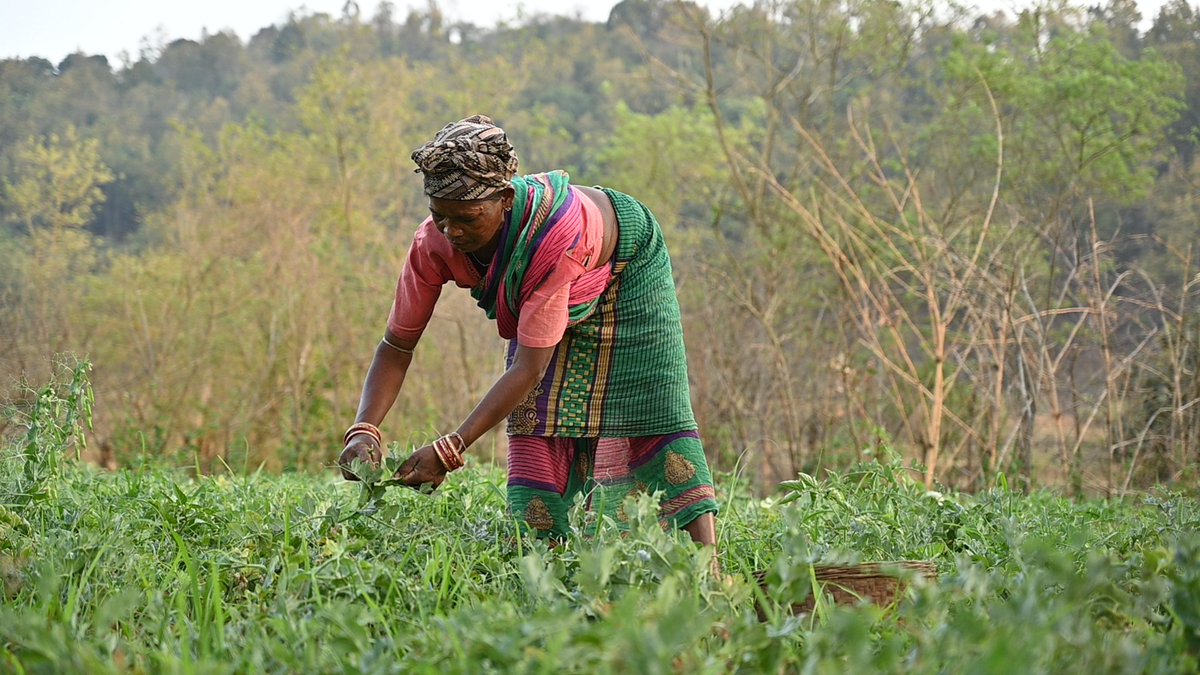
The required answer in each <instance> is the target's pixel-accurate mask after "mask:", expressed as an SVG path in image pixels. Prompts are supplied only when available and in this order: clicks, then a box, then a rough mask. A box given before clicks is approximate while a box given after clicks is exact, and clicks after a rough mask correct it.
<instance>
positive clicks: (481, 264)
mask: <svg viewBox="0 0 1200 675" xmlns="http://www.w3.org/2000/svg"><path fill="white" fill-rule="evenodd" d="M467 257H468V258H470V259H471V262H473V263H475V264H476V265H478V266H479V267H482V268H484V269H487V267H488V265H489V264H490V263H491V261H490V260H489V261H487V262H484V261H482V260H480V259H479V258H477V257H475V254H474V253H473V252H472V253H468V254H467Z"/></svg>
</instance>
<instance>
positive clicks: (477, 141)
mask: <svg viewBox="0 0 1200 675" xmlns="http://www.w3.org/2000/svg"><path fill="white" fill-rule="evenodd" d="M412 160H413V161H414V162H416V163H417V169H416V170H417V172H419V173H424V174H425V194H427V195H429V196H430V197H438V198H440V199H457V200H467V199H484V198H486V197H490V196H492V195H494V194H496V193H497V192H499V191H501V190H503V189H504V188H506V187H508V186H509V181H510V180H512V178H513V176H516V175H517V152H516V150H514V149H513V146H512V144H511V143H509V142H508V135H507V134H505V133H504V129H501V128H500V127H498V126H496V125H495V124H493V123H492V120H491V118H489V117H487V116H486V115H472V116H471V117H468V118H466V119H462V120H459V121H457V122H455V123H453V124H447V125H446V126H444V127H442V130H441V131H439V132H438V133H437V136H434V138H433V140H432V141H429V142H428V143H426V144H425V145H422V146H421V147H419V148H417V149H416V150H414V151H413V153H412Z"/></svg>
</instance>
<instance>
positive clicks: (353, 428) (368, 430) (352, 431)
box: [342, 422, 383, 446]
mask: <svg viewBox="0 0 1200 675" xmlns="http://www.w3.org/2000/svg"><path fill="white" fill-rule="evenodd" d="M359 434H368V435H370V436H371V438H374V439H375V442H376V443H378V444H379V445H380V446H382V445H383V434H381V433H379V427H377V426H375V425H374V424H371V423H370V422H357V423H355V424H351V425H350V428H349V429H347V430H346V433H345V434H344V435H343V436H342V445H343V446H344V445H347V444H349V443H350V439H351V438H352V437H354V436H357V435H359Z"/></svg>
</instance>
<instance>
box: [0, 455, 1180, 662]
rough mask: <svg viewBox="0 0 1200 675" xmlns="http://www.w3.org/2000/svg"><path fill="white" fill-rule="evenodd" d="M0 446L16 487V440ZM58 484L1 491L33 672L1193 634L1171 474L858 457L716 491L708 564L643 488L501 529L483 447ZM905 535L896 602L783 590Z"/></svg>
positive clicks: (1055, 649)
mask: <svg viewBox="0 0 1200 675" xmlns="http://www.w3.org/2000/svg"><path fill="white" fill-rule="evenodd" d="M16 447H19V445H18V446H16ZM57 449H58V450H59V452H60V453H61V452H62V451H63V450H64V449H65V446H59V447H58V448H57ZM4 457H5V459H4V462H5V464H4V466H3V468H4V469H5V471H4V472H3V473H2V474H0V475H2V476H4V478H3V480H4V481H5V483H4V486H5V487H7V486H8V482H9V481H11V480H12V479H13V476H14V473H13V472H12V471H10V469H11V468H13V467H12V466H11V465H12V464H13V463H14V461H16V462H18V463H19V459H18V457H19V453H18V454H16V455H5V456H4ZM17 473H19V472H17ZM54 481H55V483H56V489H55V490H54V491H53V492H52V497H50V498H48V499H46V500H41V501H36V502H29V503H26V504H23V505H21V506H19V507H16V508H12V507H9V508H7V509H6V510H5V511H3V512H0V532H4V533H6V535H5V536H6V538H5V539H3V540H0V541H4V542H12V541H13V540H14V537H18V538H24V539H26V540H30V541H32V542H33V543H34V545H35V546H36V550H37V556H36V557H32V556H25V557H21V558H14V557H12V556H9V557H6V558H0V560H3V561H4V562H5V564H6V565H8V568H7V574H8V577H7V579H8V582H9V586H8V598H9V599H8V601H7V602H6V603H5V604H4V606H3V607H0V635H3V638H0V657H2V658H3V659H4V660H5V663H6V664H7V667H9V668H12V669H14V670H18V671H23V672H61V671H76V670H86V671H88V672H114V671H124V670H134V671H142V670H152V671H164V670H172V671H174V670H182V671H198V672H245V671H256V672H284V671H291V672H296V671H327V670H354V671H362V672H435V671H436V672H472V673H474V672H513V671H521V672H524V671H531V670H537V671H541V670H545V669H549V668H553V669H555V670H559V671H562V670H565V671H568V672H617V671H623V672H647V673H657V672H663V673H666V672H677V671H679V670H681V669H682V670H687V671H694V672H712V673H717V672H778V671H805V670H815V671H825V670H830V669H833V670H839V671H842V670H844V671H847V672H896V673H900V672H905V673H911V672H931V673H932V672H981V673H1004V672H1012V671H1011V669H1012V668H1017V669H1019V670H1021V671H1022V672H1062V671H1064V670H1075V669H1077V668H1085V669H1091V670H1096V671H1098V672H1129V673H1134V672H1186V671H1187V670H1189V669H1194V668H1195V667H1196V665H1197V658H1198V657H1200V652H1198V650H1197V646H1198V645H1200V620H1198V619H1197V616H1200V614H1198V613H1197V607H1200V604H1197V603H1200V577H1198V576H1197V570H1198V569H1200V565H1198V564H1197V563H1200V558H1197V555H1198V552H1200V541H1197V539H1196V535H1195V532H1194V531H1193V530H1192V528H1191V523H1194V522H1195V520H1196V518H1197V517H1200V503H1197V502H1196V501H1195V500H1194V499H1191V498H1187V497H1184V496H1182V495H1179V494H1173V493H1167V492H1160V493H1157V494H1156V495H1155V496H1153V497H1148V498H1146V499H1145V500H1144V501H1142V502H1132V501H1131V502H1119V501H1113V502H1070V501H1067V500H1063V499H1061V498H1057V497H1053V496H1050V495H1046V494H1034V495H1029V496H1019V495H1015V494H1013V493H1011V492H1008V491H1007V489H1005V488H1004V487H1002V486H998V487H997V488H996V489H994V490H991V491H989V492H987V493H984V494H981V495H978V496H975V497H971V496H967V495H963V494H959V493H954V492H946V493H931V492H925V491H924V490H923V489H921V488H918V487H916V486H915V484H914V483H913V481H911V480H910V478H909V475H908V470H907V469H906V468H905V467H903V466H902V465H900V464H897V463H885V464H879V463H868V464H863V465H860V466H858V467H856V468H854V469H853V470H851V471H848V472H845V473H840V474H831V475H829V476H828V477H826V478H823V479H820V480H818V479H815V478H812V477H808V476H801V477H799V478H798V479H797V480H795V481H792V482H789V483H786V484H784V485H783V486H781V492H780V493H779V494H778V495H776V496H774V497H772V498H769V499H767V500H754V499H751V498H749V497H747V496H746V495H744V494H741V493H738V492H732V493H726V494H723V496H722V501H723V503H724V505H725V506H724V509H725V510H724V513H723V516H722V518H721V521H720V522H721V538H722V547H723V548H722V564H723V567H724V571H725V574H724V576H722V577H719V578H717V577H713V576H712V575H711V574H710V572H709V552H708V551H706V550H700V549H697V548H696V547H695V546H694V545H692V544H690V543H688V542H687V541H686V535H683V534H682V533H678V532H664V531H663V530H662V529H661V528H660V527H659V525H658V521H657V517H656V508H657V505H656V504H655V502H654V501H653V499H651V498H650V497H648V496H645V495H643V496H641V497H639V498H636V499H634V498H631V499H630V501H628V502H627V503H626V505H625V511H626V514H628V516H629V525H628V528H627V529H626V530H625V531H620V530H619V529H618V528H617V527H616V526H615V523H613V522H611V521H607V520H605V521H603V522H601V523H599V524H598V525H599V527H598V528H597V530H596V532H595V534H594V535H592V536H589V537H581V536H578V535H576V536H573V537H572V538H571V539H569V540H568V541H566V542H564V543H563V544H562V545H560V546H558V547H556V548H553V549H549V548H547V547H546V546H545V545H544V544H543V543H542V542H539V541H536V540H530V539H522V538H519V537H517V535H516V533H517V529H516V527H515V524H514V523H512V522H511V521H510V520H509V519H508V518H507V516H506V515H505V512H504V501H503V488H502V483H503V477H502V475H500V474H499V473H497V472H495V471H489V470H477V469H472V470H467V471H464V472H461V473H456V474H455V475H454V476H452V477H451V479H450V481H449V482H448V483H447V484H446V485H445V486H443V488H442V489H440V490H438V491H437V492H434V493H432V494H428V495H427V494H420V493H418V492H415V491H411V490H401V491H391V490H389V491H388V492H387V493H386V495H385V496H383V497H382V498H381V499H379V500H377V501H378V502H379V504H380V505H381V506H382V508H380V509H379V510H375V511H372V510H363V509H361V508H360V506H359V505H356V503H358V502H356V498H355V495H354V492H355V491H356V490H358V489H360V488H356V487H355V486H353V485H349V484H345V483H340V484H339V483H335V482H334V479H333V477H332V476H329V475H326V476H325V477H314V476H299V475H286V476H279V477H270V476H266V475H263V474H253V475H220V476H215V477H201V478H188V477H186V476H184V475H181V474H179V473H177V472H170V471H162V470H142V471H128V470H126V471H120V472H117V473H102V472H98V471H96V470H94V469H91V468H88V467H87V466H84V465H70V466H67V467H64V468H63V470H62V471H60V472H59V473H58V475H57V476H56V477H55V478H54ZM360 494H361V493H360ZM573 518H575V519H577V522H579V523H580V524H582V523H583V522H584V518H585V514H584V512H583V511H582V506H581V507H580V509H577V510H576V512H575V513H574V515H573ZM6 545H8V544H6ZM4 550H5V551H8V550H9V549H4ZM897 558H925V559H928V560H931V561H934V562H935V563H936V564H937V566H938V568H939V570H940V573H941V575H940V579H939V580H938V581H937V582H935V583H928V584H922V583H918V582H914V583H915V586H914V587H913V589H912V590H911V591H910V592H909V594H908V595H906V598H905V599H904V600H903V601H902V602H901V603H900V605H899V606H898V607H896V608H894V609H891V610H886V611H885V610H884V609H883V608H877V607H873V606H870V605H864V606H860V607H835V606H832V605H830V604H828V603H827V602H822V603H818V605H817V608H816V610H815V612H814V613H813V614H810V615H804V616H792V615H790V614H789V613H788V612H787V611H785V609H784V608H785V607H787V606H788V604H789V603H791V602H793V601H796V600H798V599H802V598H803V597H805V596H806V595H807V594H808V593H810V592H811V591H812V589H813V584H812V581H811V580H812V569H811V567H810V564H811V563H813V562H831V561H848V560H880V559H897ZM757 570H767V571H768V576H767V584H766V586H764V587H761V588H760V587H758V586H757V585H755V584H752V583H750V582H749V581H747V577H748V575H749V574H750V573H751V572H754V571H757ZM756 607H758V608H761V610H762V611H763V613H764V614H765V615H766V620H765V621H763V620H760V618H759V616H758V613H757V611H756Z"/></svg>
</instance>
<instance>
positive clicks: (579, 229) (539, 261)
mask: <svg viewBox="0 0 1200 675" xmlns="http://www.w3.org/2000/svg"><path fill="white" fill-rule="evenodd" d="M412 158H413V161H414V162H416V164H417V172H420V173H423V174H424V180H425V194H426V195H427V196H428V197H429V212H430V215H431V217H430V218H428V219H426V220H425V222H424V223H422V225H421V227H420V228H419V229H418V231H417V233H416V236H415V237H414V239H413V243H412V247H411V248H410V250H409V254H408V260H407V263H406V264H405V266H404V270H403V271H402V272H401V274H400V279H399V282H398V283H397V286H396V298H395V302H394V303H393V305H392V311H391V315H390V317H389V319H388V326H387V331H386V332H385V334H384V338H383V340H382V341H381V342H380V343H379V346H378V347H377V348H376V350H375V358H374V360H373V361H372V363H371V367H370V370H369V371H368V373H367V378H366V382H365V383H364V385H363V391H362V398H361V401H360V403H359V407H358V417H357V419H356V420H355V424H354V425H352V426H351V427H350V428H349V429H348V430H347V431H346V435H345V437H344V441H345V449H344V450H343V451H342V454H341V457H340V459H339V464H340V465H341V467H342V473H343V475H344V476H345V477H346V478H347V479H348V480H357V478H356V477H355V476H354V475H353V474H352V473H351V472H350V471H349V465H350V463H351V462H353V461H354V460H355V459H360V460H363V461H367V462H372V463H375V464H376V465H378V462H379V460H380V457H381V454H382V450H381V447H382V438H381V435H380V433H379V429H378V428H377V426H376V425H378V424H380V423H381V422H382V421H383V418H384V416H385V415H386V414H387V412H388V409H389V408H391V406H392V403H393V402H394V401H395V399H396V395H397V394H398V393H399V391H400V388H401V385H403V383H404V378H405V375H406V374H407V372H408V367H409V364H410V363H411V362H412V358H413V352H414V350H415V349H416V347H417V342H418V340H419V339H420V337H421V333H422V332H423V331H424V329H425V326H426V324H427V323H428V321H429V318H430V316H431V315H432V314H433V308H434V305H435V303H436V302H437V299H438V296H439V294H440V293H441V288H442V286H443V285H444V284H446V283H448V282H451V281H453V282H454V283H455V284H456V285H457V286H459V287H460V288H468V289H470V292H471V294H472V296H473V297H474V298H475V299H476V300H477V301H478V304H479V306H480V307H481V308H483V309H484V310H485V311H486V312H487V315H488V317H489V318H492V319H495V320H496V322H497V328H498V330H499V332H500V335H501V336H502V337H504V338H507V339H508V340H509V347H508V359H507V366H508V367H507V370H506V371H505V373H504V375H502V376H501V377H500V378H499V379H498V380H497V381H496V383H495V384H494V385H493V386H492V388H491V390H490V391H488V393H487V394H486V395H485V396H484V397H483V400H482V401H480V402H479V404H478V405H477V406H476V407H475V409H474V410H473V411H472V412H471V414H470V415H469V416H467V419H466V420H465V421H464V422H463V423H462V424H461V425H460V426H459V427H458V429H457V430H456V431H455V432H453V433H451V434H448V435H445V436H442V437H441V438H439V439H437V440H436V441H434V442H433V443H431V444H430V445H426V446H425V447H422V448H420V449H418V450H417V451H416V452H415V453H414V454H413V455H412V456H411V457H409V458H408V459H407V460H406V461H405V462H404V464H403V465H402V466H401V467H400V469H399V471H398V472H397V474H396V476H397V478H399V479H400V480H401V481H402V482H404V483H405V484H406V485H410V486H413V487H416V486H420V485H422V484H425V483H430V484H432V485H434V486H437V485H440V484H441V482H442V481H443V480H444V479H445V477H446V474H447V473H448V472H449V471H453V470H454V469H457V468H459V467H461V466H462V465H463V464H464V462H465V457H464V453H465V451H466V449H467V448H468V447H470V445H471V444H472V443H474V442H475V441H476V440H477V439H478V438H479V437H480V436H482V435H483V434H484V432H486V431H487V430H488V429H490V428H492V427H493V426H495V425H496V424H497V423H499V422H500V420H501V419H503V418H505V417H507V418H508V434H509V443H508V472H509V477H508V502H509V507H510V509H511V511H512V513H513V514H514V516H516V518H517V519H518V522H521V523H523V524H524V526H527V527H529V528H532V529H533V530H535V531H536V532H537V534H538V535H539V536H550V537H556V538H562V537H565V536H566V535H567V534H568V533H569V523H568V511H569V508H570V506H571V504H572V502H573V501H574V498H575V497H576V495H577V494H580V493H582V494H583V495H585V497H586V498H587V499H588V501H589V505H590V506H591V507H592V508H593V509H595V510H601V511H606V512H609V513H613V514H614V515H616V516H617V517H618V518H622V517H623V513H621V512H620V511H619V506H620V503H621V499H622V497H624V495H626V494H628V493H630V492H633V491H647V492H651V493H654V492H658V493H660V497H661V503H660V509H661V511H660V516H661V518H662V520H663V522H664V524H672V525H675V526H676V527H681V528H684V529H686V530H687V531H688V533H689V534H690V535H691V536H692V538H693V539H694V540H696V541H698V542H701V543H704V544H708V545H715V544H716V529H715V521H714V514H715V513H716V511H717V504H716V500H715V496H714V493H713V485H712V478H711V476H710V474H709V470H708V466H707V464H706V462H705V459H704V450H703V446H702V445H701V442H700V436H699V434H698V433H697V427H696V422H695V419H694V417H693V415H692V408H691V402H690V399H689V393H688V380H687V363H686V360H685V354H684V347H683V331H682V328H681V325H680V316H679V304H678V301H677V300H676V297H675V286H674V282H673V280H672V278H671V263H670V259H669V257H668V255H667V250H666V246H665V245H664V243H663V238H662V231H661V229H660V228H659V225H658V222H657V221H656V220H655V219H654V216H653V215H652V214H651V213H650V212H649V210H647V209H646V207H645V206H643V205H642V204H640V203H639V202H637V201H636V200H634V199H633V198H632V197H629V196H628V195H624V194H621V193H619V192H616V191H613V190H608V189H597V188H590V187H580V186H575V185H570V184H569V182H568V180H567V177H566V174H564V173H562V172H553V173H549V174H539V175H533V176H517V175H516V173H517V155H516V152H515V151H514V150H513V147H512V145H511V144H510V143H509V142H508V138H507V135H506V134H505V133H504V130H503V129H501V128H500V127H497V126H495V125H494V124H492V122H491V120H490V119H488V118H487V117H484V116H482V115H476V116H474V117H469V118H467V119H464V120H460V121H459V122H456V123H454V124H449V125H447V126H446V127H445V128H443V129H442V130H441V131H440V132H439V133H438V134H437V136H436V137H435V138H434V139H433V140H432V141H430V142H429V143H426V144H425V145H424V146H422V147H421V148H419V149H417V150H416V151H415V152H413V154H412Z"/></svg>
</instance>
